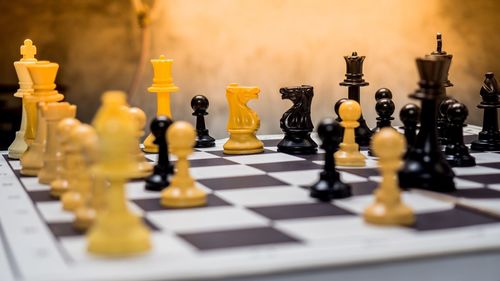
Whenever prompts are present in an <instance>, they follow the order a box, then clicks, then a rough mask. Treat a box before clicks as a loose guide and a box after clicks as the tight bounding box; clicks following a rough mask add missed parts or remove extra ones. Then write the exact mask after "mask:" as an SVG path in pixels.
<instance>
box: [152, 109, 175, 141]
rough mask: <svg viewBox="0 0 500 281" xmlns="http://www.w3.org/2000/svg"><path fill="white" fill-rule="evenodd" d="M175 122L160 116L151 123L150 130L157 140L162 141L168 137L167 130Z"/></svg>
mask: <svg viewBox="0 0 500 281" xmlns="http://www.w3.org/2000/svg"><path fill="white" fill-rule="evenodd" d="M172 123H173V121H172V119H170V118H169V117H168V116H165V115H160V116H157V117H155V118H154V119H153V121H151V125H150V127H149V128H150V129H151V133H152V134H153V136H154V137H155V141H156V140H161V139H164V138H165V137H166V133H167V129H168V127H170V125H172Z"/></svg>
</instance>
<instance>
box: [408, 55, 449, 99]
mask: <svg viewBox="0 0 500 281" xmlns="http://www.w3.org/2000/svg"><path fill="white" fill-rule="evenodd" d="M416 61H417V68H418V74H419V76H420V81H419V82H418V85H419V86H420V89H419V90H417V91H416V92H415V93H413V94H412V95H410V97H412V98H415V99H426V98H427V97H428V96H429V95H435V96H441V95H443V94H444V92H443V90H442V88H444V81H446V80H445V78H446V75H447V73H448V67H449V66H450V65H449V64H448V63H447V61H446V59H444V58H442V57H433V56H426V57H424V58H417V60H416Z"/></svg>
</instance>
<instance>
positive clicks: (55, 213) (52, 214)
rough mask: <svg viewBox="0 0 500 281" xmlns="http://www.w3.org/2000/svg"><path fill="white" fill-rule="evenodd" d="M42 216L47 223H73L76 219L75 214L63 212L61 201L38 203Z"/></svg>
mask: <svg viewBox="0 0 500 281" xmlns="http://www.w3.org/2000/svg"><path fill="white" fill-rule="evenodd" d="M36 206H37V208H38V210H39V211H40V214H41V215H42V217H43V218H44V220H45V221H46V222H49V223H54V222H72V221H73V220H74V218H75V215H74V214H73V212H69V211H65V210H63V207H62V203H61V201H50V202H38V203H36Z"/></svg>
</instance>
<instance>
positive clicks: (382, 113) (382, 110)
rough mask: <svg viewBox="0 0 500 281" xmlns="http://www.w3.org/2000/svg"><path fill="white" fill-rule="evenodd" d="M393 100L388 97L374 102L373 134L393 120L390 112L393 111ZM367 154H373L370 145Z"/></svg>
mask: <svg viewBox="0 0 500 281" xmlns="http://www.w3.org/2000/svg"><path fill="white" fill-rule="evenodd" d="M394 109H395V106H394V102H393V101H392V100H391V99H389V98H380V99H378V100H377V102H376V104H375V111H376V112H377V115H378V117H377V126H376V127H375V128H373V130H372V132H373V133H374V134H375V133H377V132H378V131H380V129H382V128H386V127H391V121H392V120H394V117H392V114H393V113H394ZM368 155H370V156H373V152H372V149H371V147H370V148H369V149H368Z"/></svg>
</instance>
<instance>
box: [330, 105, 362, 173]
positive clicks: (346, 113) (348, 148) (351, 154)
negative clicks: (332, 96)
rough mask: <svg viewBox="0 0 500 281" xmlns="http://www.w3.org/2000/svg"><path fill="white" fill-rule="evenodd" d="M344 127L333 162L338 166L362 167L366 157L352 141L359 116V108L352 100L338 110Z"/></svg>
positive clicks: (353, 140)
mask: <svg viewBox="0 0 500 281" xmlns="http://www.w3.org/2000/svg"><path fill="white" fill-rule="evenodd" d="M339 113H340V117H341V118H342V123H340V124H341V125H342V127H344V138H343V140H342V143H341V144H340V148H339V150H338V151H337V152H335V154H334V157H335V162H336V163H337V165H339V166H352V167H364V166H365V164H366V161H365V159H366V157H365V156H364V155H363V154H361V153H360V152H359V145H358V144H357V143H356V142H355V139H354V129H355V128H356V127H357V126H359V122H358V121H357V120H358V119H359V118H360V116H361V107H360V106H359V103H357V102H356V101H354V100H347V101H345V102H344V103H343V104H342V105H341V106H340V109H339Z"/></svg>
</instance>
